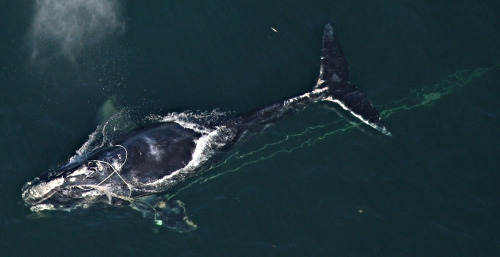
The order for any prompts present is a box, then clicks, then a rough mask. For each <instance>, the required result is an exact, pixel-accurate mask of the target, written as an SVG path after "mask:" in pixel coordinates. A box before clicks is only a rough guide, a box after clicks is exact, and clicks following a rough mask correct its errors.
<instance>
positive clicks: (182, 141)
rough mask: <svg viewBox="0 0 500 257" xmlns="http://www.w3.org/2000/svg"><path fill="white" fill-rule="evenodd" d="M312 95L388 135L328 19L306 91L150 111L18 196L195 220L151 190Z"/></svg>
mask: <svg viewBox="0 0 500 257" xmlns="http://www.w3.org/2000/svg"><path fill="white" fill-rule="evenodd" d="M318 101H332V102H335V103H338V104H340V105H341V106H342V107H343V108H344V109H346V110H348V111H349V112H350V113H352V114H353V115H354V116H355V117H357V118H359V119H360V120H361V121H363V122H364V123H366V124H368V125H370V126H371V127H373V128H375V129H377V130H379V131H380V132H382V133H383V134H385V135H388V136H390V135H391V133H390V132H389V131H388V130H387V128H386V127H385V125H384V124H383V123H382V121H381V120H380V115H379V112H378V111H377V110H376V109H375V107H374V106H373V104H372V103H371V101H370V100H369V99H368V98H367V97H366V95H365V94H364V93H363V92H362V91H361V90H359V89H358V88H357V87H355V86H354V85H353V84H351V83H350V82H349V68H348V65H347V61H346V59H345V57H344V54H343V52H342V49H341V47H340V45H339V43H338V42H337V40H336V38H335V36H334V34H333V28H332V26H331V25H329V24H327V25H326V26H325V29H324V35H323V40H322V50H321V68H320V74H319V78H318V81H317V83H316V85H315V86H314V87H313V88H312V90H311V91H309V92H307V93H305V94H302V95H299V96H296V97H292V98H289V99H286V100H284V101H281V102H278V103H275V104H272V105H269V106H266V107H264V108H262V109H260V110H258V111H256V112H253V113H250V114H247V115H242V116H238V117H234V118H230V117H227V116H226V115H203V114H201V115H198V117H196V114H193V113H190V112H184V113H173V114H169V115H167V116H165V117H156V118H155V117H153V119H154V120H155V122H154V123H153V124H151V125H148V126H145V127H140V128H137V129H134V130H132V131H130V132H129V133H127V134H125V135H123V136H119V137H117V138H115V139H113V140H111V141H109V142H106V143H105V144H102V145H97V146H96V147H95V151H93V152H91V153H89V154H86V155H81V156H79V157H80V158H73V159H72V160H70V162H69V163H68V164H66V165H64V166H63V167H61V168H60V169H59V170H57V171H54V172H50V173H47V174H45V176H44V177H41V178H35V179H34V180H33V181H31V182H28V183H26V185H25V186H24V187H23V188H22V197H23V200H24V201H25V203H26V205H27V206H29V207H30V210H31V211H33V212H40V211H46V210H58V211H73V210H78V209H87V208H99V207H105V206H109V205H111V206H116V207H123V206H130V207H132V208H133V209H135V210H138V211H140V212H142V213H143V214H144V217H148V218H152V219H153V220H154V221H155V222H156V224H158V225H162V226H166V227H169V228H173V229H176V230H178V231H181V232H188V231H191V230H193V229H195V228H196V225H195V224H194V223H193V222H191V221H190V220H189V218H188V217H187V216H186V213H185V208H184V205H183V203H182V202H180V201H177V200H176V201H169V202H166V201H165V200H163V198H161V197H159V196H158V195H159V194H161V193H164V192H166V191H168V190H169V189H171V188H172V187H173V186H174V185H176V184H178V183H179V182H182V181H184V180H185V179H187V178H190V177H193V176H196V175H199V174H201V173H203V172H204V171H206V170H207V169H209V168H210V167H212V166H213V165H215V164H217V163H218V162H220V161H221V160H223V158H224V157H225V156H226V154H227V153H228V152H230V151H231V149H232V148H233V146H234V145H235V144H236V143H238V142H239V141H240V139H242V138H244V137H250V136H253V135H254V134H256V133H258V132H259V131H261V130H262V129H264V128H265V127H266V126H268V125H270V124H274V123H276V122H278V121H280V120H282V119H284V118H286V117H289V116H291V115H293V114H296V113H298V112H300V111H301V110H303V109H305V108H306V107H307V106H309V105H311V104H313V103H315V102H318ZM219 114H220V113H219ZM214 117H215V118H214ZM103 142H104V141H103Z"/></svg>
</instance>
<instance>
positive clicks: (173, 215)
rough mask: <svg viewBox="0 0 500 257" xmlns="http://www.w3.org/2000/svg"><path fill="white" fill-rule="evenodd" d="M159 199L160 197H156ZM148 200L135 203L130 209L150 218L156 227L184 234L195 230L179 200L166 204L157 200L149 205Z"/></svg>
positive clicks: (194, 225)
mask: <svg viewBox="0 0 500 257" xmlns="http://www.w3.org/2000/svg"><path fill="white" fill-rule="evenodd" d="M156 198H157V199H160V197H156ZM149 202H150V199H148V200H145V201H142V200H140V201H136V202H134V203H133V204H132V205H131V207H132V208H133V209H135V210H138V211H140V212H142V213H143V216H144V217H145V218H152V219H153V220H154V222H155V223H156V225H158V226H163V227H167V228H171V229H175V230H177V231H179V232H182V233H185V232H190V231H193V230H195V229H196V227H197V226H196V224H194V223H193V222H192V221H191V220H190V219H189V217H188V216H187V215H186V208H185V207H184V203H183V202H181V201H179V200H172V201H169V202H166V201H164V200H159V201H157V202H156V203H151V204H150V203H149Z"/></svg>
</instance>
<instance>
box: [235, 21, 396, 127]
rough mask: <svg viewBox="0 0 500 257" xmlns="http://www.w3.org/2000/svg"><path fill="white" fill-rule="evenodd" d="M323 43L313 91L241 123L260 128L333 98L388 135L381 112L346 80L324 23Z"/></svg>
mask: <svg viewBox="0 0 500 257" xmlns="http://www.w3.org/2000/svg"><path fill="white" fill-rule="evenodd" d="M322 44H323V47H322V50H321V68H320V73H319V78H318V82H317V83H316V85H315V86H314V87H313V90H312V91H310V92H307V93H305V94H302V95H299V96H296V97H292V98H289V99H287V100H285V101H282V102H279V103H275V104H273V105H269V106H267V107H265V108H262V109H260V110H258V111H257V112H254V113H252V115H250V116H246V117H245V118H244V119H243V120H242V121H240V122H239V123H240V124H243V126H244V127H245V129H246V130H260V129H261V128H262V127H265V126H267V125H269V124H272V123H275V122H277V121H279V120H282V119H283V118H285V117H287V116H290V115H292V114H295V113H297V112H299V111H301V110H303V109H304V108H306V107H307V106H309V105H310V104H312V103H314V102H317V101H332V102H336V103H338V104H340V106H342V107H343V108H344V109H346V110H348V111H349V112H351V113H352V114H353V115H354V116H355V117H357V118H358V119H360V120H361V121H363V122H364V123H366V124H368V125H370V126H372V127H373V128H375V129H377V130H379V131H380V132H382V133H383V134H384V135H387V136H391V132H389V130H387V128H386V127H385V126H384V124H383V123H382V121H380V114H379V113H378V111H377V109H375V107H374V106H373V104H372V102H371V101H370V100H369V99H368V98H367V97H366V95H365V94H364V93H363V92H362V91H361V90H359V89H358V88H357V87H356V86H354V85H353V84H351V83H350V82H349V66H348V65H347V61H346V59H345V57H344V53H343V52H342V48H341V47H340V44H339V43H338V42H337V40H336V39H335V36H334V34H333V28H332V26H331V25H330V24H327V25H326V26H325V32H324V35H323V43H322Z"/></svg>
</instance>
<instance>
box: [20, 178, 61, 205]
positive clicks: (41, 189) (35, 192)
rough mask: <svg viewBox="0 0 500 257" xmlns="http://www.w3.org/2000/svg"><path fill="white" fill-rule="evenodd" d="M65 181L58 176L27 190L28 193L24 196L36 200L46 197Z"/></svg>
mask: <svg viewBox="0 0 500 257" xmlns="http://www.w3.org/2000/svg"><path fill="white" fill-rule="evenodd" d="M63 183H64V178H57V179H54V180H51V181H49V182H41V183H40V184H38V185H36V186H34V187H32V188H30V189H29V190H27V191H26V193H27V195H25V196H23V198H25V199H27V198H31V199H34V200H38V199H43V198H46V197H47V194H49V193H50V192H52V190H53V189H55V188H57V187H59V186H61V185H62V184H63Z"/></svg>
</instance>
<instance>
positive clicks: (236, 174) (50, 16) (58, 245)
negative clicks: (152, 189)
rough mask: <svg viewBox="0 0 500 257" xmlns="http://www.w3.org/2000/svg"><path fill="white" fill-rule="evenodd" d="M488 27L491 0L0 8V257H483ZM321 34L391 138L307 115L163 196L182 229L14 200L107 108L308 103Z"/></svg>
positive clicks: (489, 126) (492, 54)
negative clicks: (186, 222)
mask: <svg viewBox="0 0 500 257" xmlns="http://www.w3.org/2000/svg"><path fill="white" fill-rule="evenodd" d="M498 13H500V2H498V1H439V2H436V1H283V2H281V1H253V2H247V3H243V2H231V1H205V2H199V1H182V2H181V1H146V2H143V1H140V2H139V1H127V2H125V1H111V0H101V1H98V0H95V1H83V0H67V1H57V0H52V1H48V0H45V1H44V0H40V1H38V2H35V1H18V2H13V3H1V4H0V17H1V18H0V26H1V31H2V37H0V46H1V47H0V51H1V55H0V56H1V59H0V60H1V65H0V90H1V91H0V122H1V125H2V126H1V129H0V135H1V136H0V170H1V172H0V174H1V175H0V190H1V194H0V201H1V205H2V208H0V226H1V232H0V239H1V240H0V254H1V255H2V256H33V255H36V256H499V255H500V222H499V221H498V217H499V216H500V197H499V195H500V194H499V193H500V175H499V170H500V169H499V167H500V147H499V143H500V135H499V133H498V132H499V128H500V126H499V125H500V122H499V118H500V106H499V105H498V102H499V100H500V89H499V87H498V86H499V82H500V75H499V74H500V73H499V70H500V66H499V61H500V48H499V47H498V46H499V45H500V18H499V16H498ZM328 22H332V23H333V24H334V27H335V33H336V34H337V35H338V40H339V42H340V44H341V45H342V47H343V50H344V53H345V55H346V58H347V60H348V62H349V65H350V75H351V82H352V83H354V84H355V85H356V86H358V87H359V88H361V89H362V90H363V91H364V92H365V93H366V94H367V95H368V97H369V98H370V99H371V100H372V102H374V104H375V105H376V107H377V108H378V109H379V111H380V112H381V113H382V118H383V120H384V122H385V124H386V125H387V126H388V128H389V129H390V130H391V132H392V133H393V137H385V136H383V135H382V134H381V133H378V132H377V131H375V130H373V129H371V128H370V127H367V126H365V125H359V124H357V121H356V119H355V118H353V117H350V116H349V114H348V113H347V112H344V111H342V110H340V111H338V109H339V108H336V109H335V110H334V109H333V108H335V106H334V105H333V104H332V103H318V104H316V105H314V106H312V107H310V108H308V109H306V110H305V111H303V112H301V113H300V114H298V115H296V116H294V117H292V118H290V119H287V120H285V121H283V122H281V123H278V124H276V125H275V126H272V127H269V128H267V129H266V130H265V131H264V132H263V133H262V134H260V135H258V136H257V137H255V138H253V139H252V140H250V141H247V142H243V143H242V144H240V145H238V146H237V147H236V149H235V150H234V151H233V152H232V153H230V155H229V156H228V157H227V159H226V160H225V161H224V162H223V163H221V164H220V165H219V166H218V167H216V168H214V169H212V170H210V171H209V172H208V173H205V174H203V175H202V176H200V177H196V178H194V179H191V180H188V181H186V182H185V183H182V184H179V185H178V186H177V187H176V188H174V190H172V192H171V197H172V198H173V199H178V200H182V201H183V202H184V203H185V204H186V208H187V212H188V215H189V216H190V217H191V219H192V220H193V221H194V222H195V223H196V224H197V225H198V229H197V230H195V231H193V232H191V233H187V234H180V233H178V232H176V231H173V230H169V229H165V228H159V227H156V226H155V225H153V223H152V221H151V220H148V219H144V218H142V217H141V215H140V213H137V212H135V211H132V210H130V209H126V208H125V209H118V208H107V209H105V210H92V211H87V212H74V213H62V212H61V213H57V212H54V213H43V214H42V215H33V214H32V213H30V211H29V209H28V208H27V207H25V206H24V205H23V203H22V199H21V190H20V189H21V187H22V186H23V185H24V184H25V183H26V182H27V181H30V180H32V179H33V178H34V177H36V176H39V175H41V174H42V173H43V172H45V171H47V170H48V169H50V168H55V167H57V166H58V165H60V164H61V163H63V162H64V161H66V160H67V159H68V158H69V157H71V156H72V155H74V153H75V151H76V150H77V149H78V148H79V147H80V146H81V145H82V144H83V143H84V142H85V141H86V140H87V139H88V135H89V134H91V133H92V132H93V131H94V130H95V128H96V126H97V125H98V124H99V123H98V121H97V120H96V116H97V115H98V110H99V108H100V107H101V106H102V105H103V103H104V102H105V101H107V100H108V99H110V98H113V99H116V101H117V102H118V103H119V105H120V106H121V107H126V108H129V109H130V110H133V112H134V113H135V114H136V115H137V116H138V117H142V116H146V115H149V114H159V115H162V114H166V113H168V112H172V111H183V110H213V109H215V108H219V109H220V110H221V111H233V112H234V113H235V114H238V113H245V112H249V111H251V110H255V109H256V108H259V107H262V106H265V105H267V104H270V103H274V102H276V101H278V100H282V99H286V98H288V97H291V96H295V95H297V94H301V93H304V92H306V91H308V90H310V88H311V87H312V86H313V85H314V84H315V82H316V79H317V75H318V72H319V54H320V48H321V37H322V32H323V27H324V25H325V24H326V23H328ZM338 113H340V114H341V116H342V117H339V115H338ZM136 119H137V118H136ZM135 121H138V120H135ZM40 216H42V217H40Z"/></svg>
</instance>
